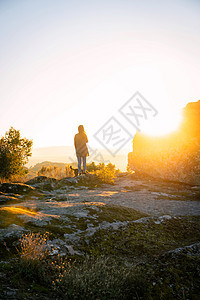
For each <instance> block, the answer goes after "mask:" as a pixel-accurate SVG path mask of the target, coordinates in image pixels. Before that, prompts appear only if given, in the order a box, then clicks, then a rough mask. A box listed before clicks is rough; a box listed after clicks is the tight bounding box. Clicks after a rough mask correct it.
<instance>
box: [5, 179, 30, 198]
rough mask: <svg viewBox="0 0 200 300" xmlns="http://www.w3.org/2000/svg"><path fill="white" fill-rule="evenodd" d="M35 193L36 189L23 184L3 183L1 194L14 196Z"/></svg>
mask: <svg viewBox="0 0 200 300" xmlns="http://www.w3.org/2000/svg"><path fill="white" fill-rule="evenodd" d="M34 191H35V188H34V187H32V186H29V185H27V184H23V183H8V182H5V183H2V184H1V185H0V192H3V193H13V194H20V195H24V194H28V193H32V192H34Z"/></svg>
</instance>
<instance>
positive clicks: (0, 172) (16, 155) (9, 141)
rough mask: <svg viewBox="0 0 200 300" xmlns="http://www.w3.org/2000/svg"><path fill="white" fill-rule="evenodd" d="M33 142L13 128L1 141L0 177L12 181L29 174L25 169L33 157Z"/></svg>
mask: <svg viewBox="0 0 200 300" xmlns="http://www.w3.org/2000/svg"><path fill="white" fill-rule="evenodd" d="M32 145H33V141H32V140H28V139H26V138H22V137H21V135H20V131H19V130H16V129H14V128H13V127H11V128H10V129H9V131H8V132H6V134H5V137H2V138H1V139H0V176H1V177H4V178H6V179H10V178H11V177H13V176H15V175H19V176H23V175H25V174H27V173H28V170H27V169H26V168H25V167H24V166H25V164H26V163H27V162H28V158H29V157H30V156H31V155H32V153H31V150H32Z"/></svg>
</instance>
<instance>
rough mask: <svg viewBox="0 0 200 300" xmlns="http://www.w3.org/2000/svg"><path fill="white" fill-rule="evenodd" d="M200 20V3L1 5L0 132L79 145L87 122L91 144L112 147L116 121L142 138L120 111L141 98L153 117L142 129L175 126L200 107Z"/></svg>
mask: <svg viewBox="0 0 200 300" xmlns="http://www.w3.org/2000/svg"><path fill="white" fill-rule="evenodd" d="M199 15H200V1H198V0H196V1H195V0H168V1H155V0H143V1H136V0H132V1H130V0H124V1H122V0H115V1H113V0H101V1H85V0H81V1H78V0H75V1H67V0H65V1H63V0H58V1H52V0H48V1H47V0H42V1H41V0H32V1H31V0H29V1H27V0H5V1H4V0H0V28H1V29H0V45H1V46H0V135H4V134H5V132H6V131H8V130H9V128H10V127H11V126H13V127H14V128H15V129H17V130H20V132H21V134H22V136H25V137H26V138H29V139H32V140H33V145H34V148H38V147H48V146H60V145H73V137H74V134H75V133H77V127H78V125H80V124H83V125H84V126H85V130H86V133H87V135H88V139H89V143H90V146H91V147H97V148H98V147H104V144H106V146H107V148H109V147H110V146H109V143H107V141H104V142H102V141H100V139H102V136H101V137H100V136H99V135H98V134H99V132H100V131H101V129H102V128H105V127H104V126H105V124H107V125H108V124H109V120H110V122H111V121H112V122H115V123H116V124H118V125H119V124H121V125H122V127H123V128H124V129H125V131H124V132H127V131H128V132H129V133H130V134H131V135H132V136H133V135H134V134H135V132H136V126H135V123H134V124H132V123H131V122H130V120H128V119H127V118H125V117H124V116H123V115H122V114H121V113H120V109H121V107H122V106H124V105H125V104H126V103H127V105H128V103H129V102H127V101H129V99H131V98H132V97H133V95H135V93H137V92H139V95H142V97H143V98H142V99H146V100H147V102H146V103H147V105H151V107H153V108H154V111H156V114H155V115H156V116H154V115H153V114H152V115H151V116H148V117H147V118H146V119H145V118H144V119H143V123H142V124H141V128H140V130H144V132H145V130H146V132H148V131H149V133H150V134H164V133H166V132H168V131H170V130H173V129H175V128H176V126H178V123H179V122H180V119H181V109H182V108H183V107H184V106H185V105H186V104H187V103H188V102H192V101H197V100H199V95H200V85H199V78H200V55H199V53H200V18H199ZM140 120H142V118H141V119H140ZM116 124H113V128H114V126H117V125H116ZM116 130H118V129H116ZM100 133H101V132H100ZM104 134H105V132H104ZM97 137H98V138H97ZM131 141H132V139H131V138H130V139H129V140H128V142H127V143H125V144H123V145H121V148H120V151H121V150H123V149H129V150H131ZM118 145H119V144H118ZM117 147H118V146H117ZM104 148H105V147H104ZM108 150H109V149H108Z"/></svg>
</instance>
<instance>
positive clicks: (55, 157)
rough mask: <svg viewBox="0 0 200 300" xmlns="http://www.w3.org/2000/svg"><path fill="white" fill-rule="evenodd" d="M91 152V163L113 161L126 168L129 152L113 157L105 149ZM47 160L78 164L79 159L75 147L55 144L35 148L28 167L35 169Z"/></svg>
mask: <svg viewBox="0 0 200 300" xmlns="http://www.w3.org/2000/svg"><path fill="white" fill-rule="evenodd" d="M89 152H90V156H89V157H88V158H87V162H88V163H91V162H92V161H94V162H95V163H96V164H98V163H99V162H104V163H108V162H111V163H113V164H115V166H116V168H119V169H120V170H121V171H125V170H126V166H127V153H122V154H119V155H116V156H114V157H113V156H112V155H111V154H109V153H108V152H107V151H106V150H104V149H95V153H92V151H89ZM45 162H48V163H51V164H52V165H53V164H54V163H55V164H56V165H59V164H60V163H61V164H70V165H76V164H77V159H76V155H75V151H74V147H72V146H53V147H44V148H36V149H33V151H32V157H30V159H29V162H28V164H27V167H28V168H32V169H35V168H34V166H36V165H37V164H40V165H38V167H40V168H41V166H42V164H45ZM37 171H38V170H37Z"/></svg>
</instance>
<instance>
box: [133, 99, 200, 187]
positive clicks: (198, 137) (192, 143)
mask: <svg viewBox="0 0 200 300" xmlns="http://www.w3.org/2000/svg"><path fill="white" fill-rule="evenodd" d="M182 115H183V121H182V124H181V126H180V128H179V129H178V130H177V131H176V132H174V133H172V134H169V135H167V136H164V137H149V136H147V135H144V134H141V133H137V134H136V135H135V137H134V139H133V151H132V152H130V153H129V154H128V166H129V168H130V169H132V170H134V171H135V172H138V173H143V174H148V175H151V176H153V177H156V178H162V179H165V180H172V181H179V182H184V183H188V184H193V185H200V122H199V120H200V100H199V101H198V102H192V103H188V104H187V106H186V107H185V108H184V109H183V114H182Z"/></svg>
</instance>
